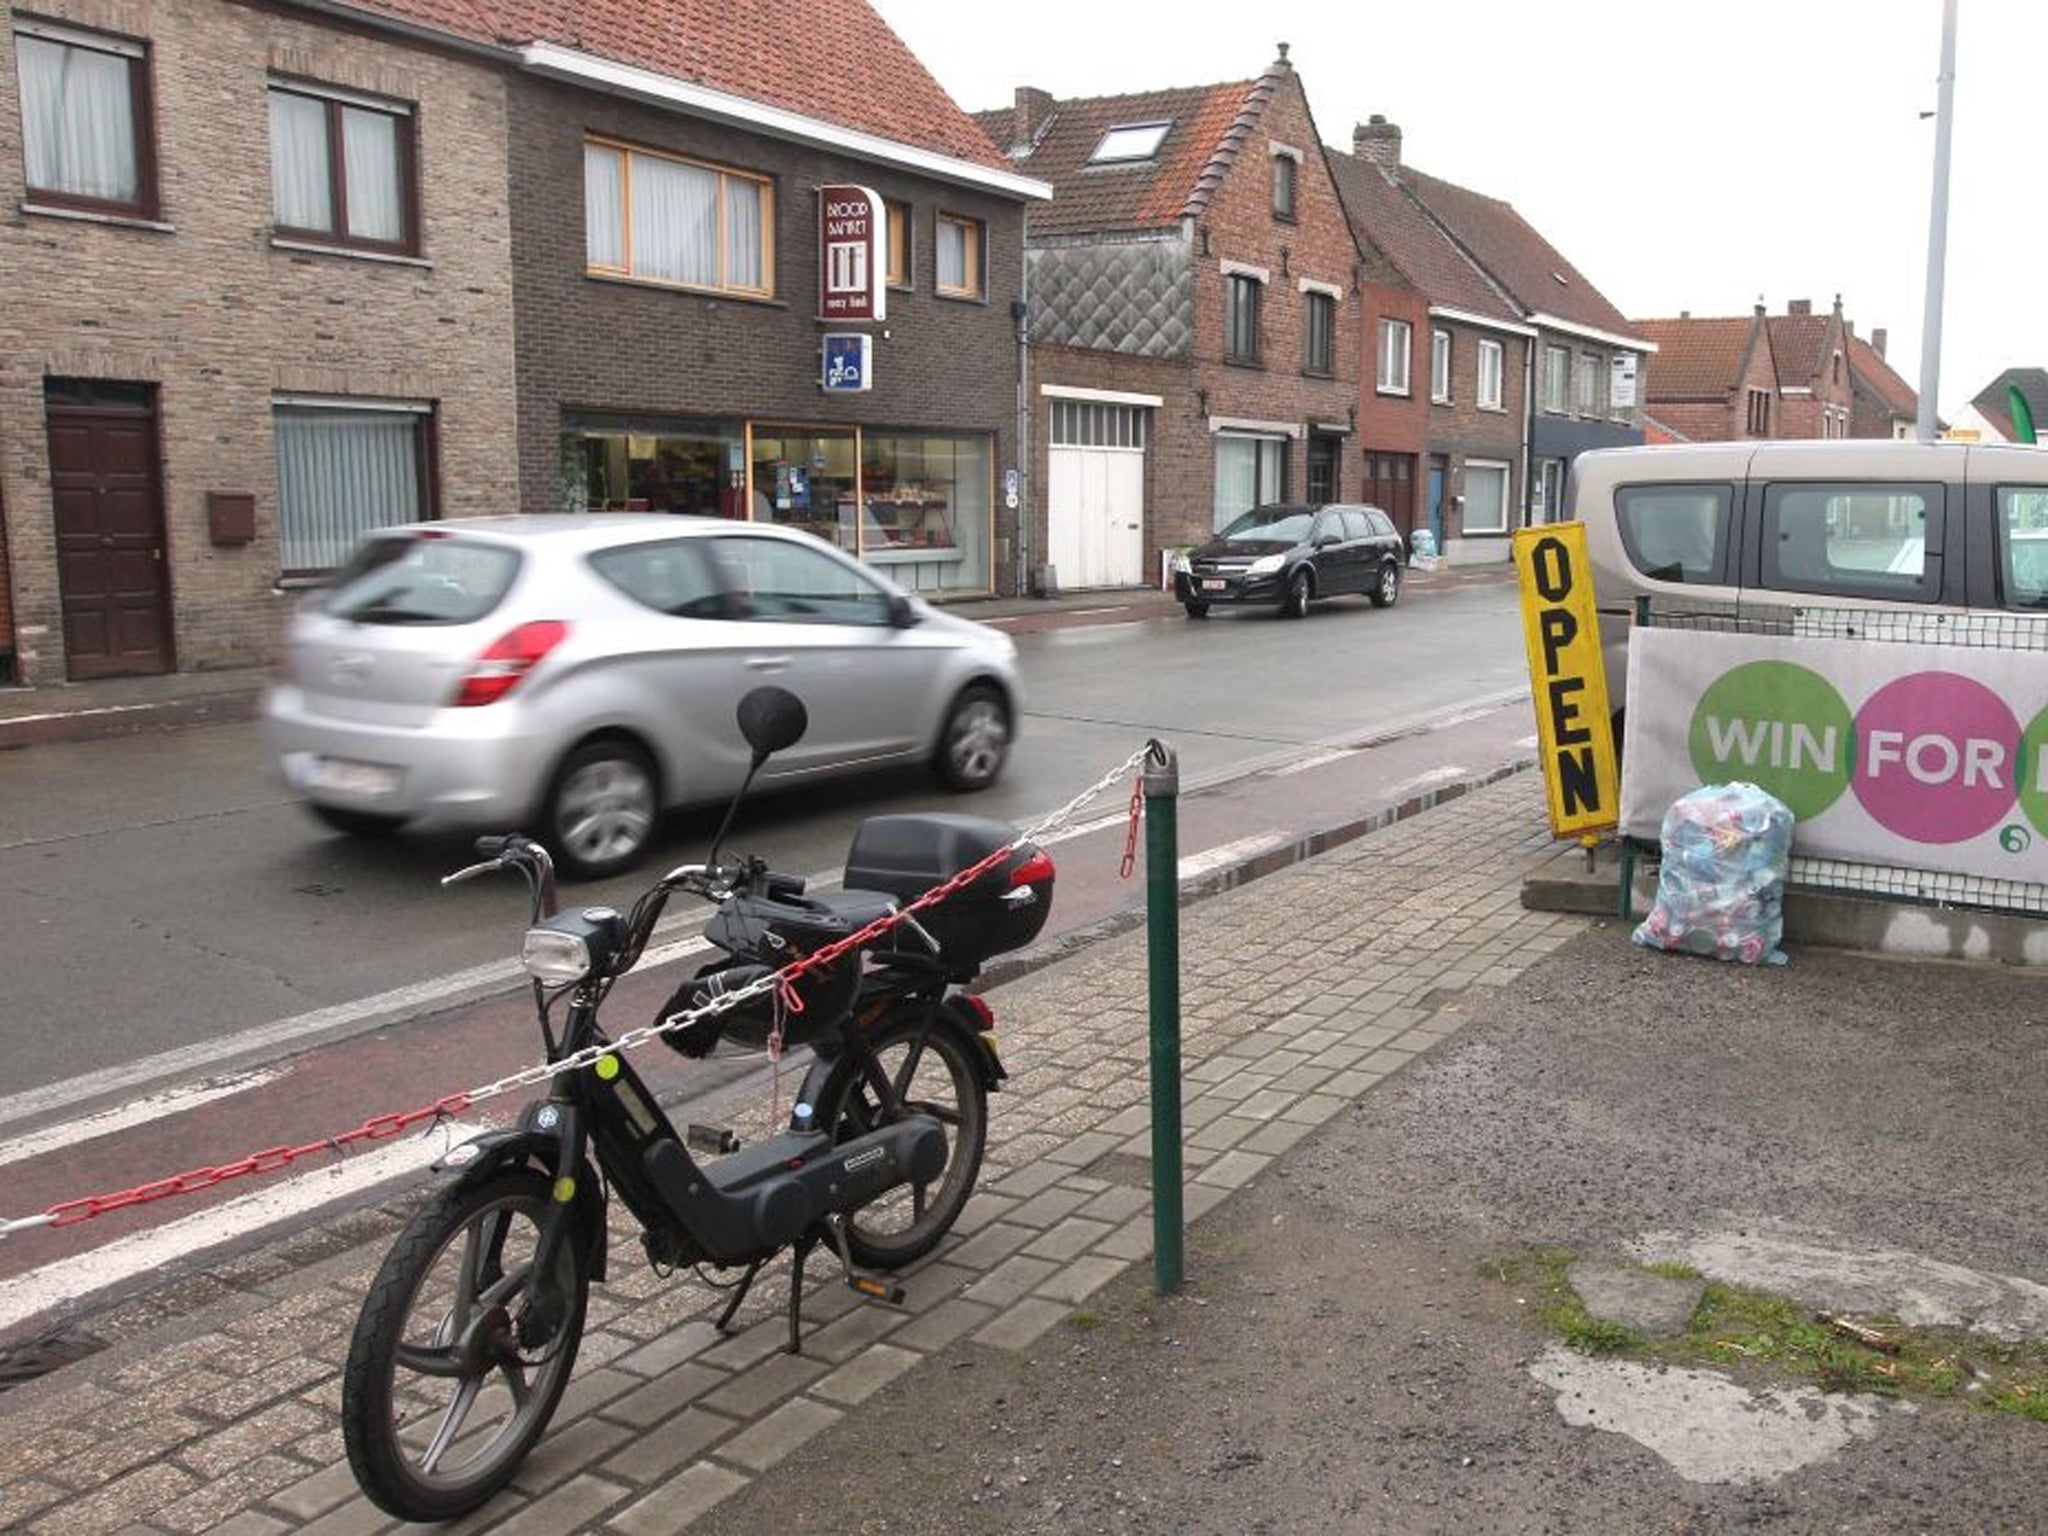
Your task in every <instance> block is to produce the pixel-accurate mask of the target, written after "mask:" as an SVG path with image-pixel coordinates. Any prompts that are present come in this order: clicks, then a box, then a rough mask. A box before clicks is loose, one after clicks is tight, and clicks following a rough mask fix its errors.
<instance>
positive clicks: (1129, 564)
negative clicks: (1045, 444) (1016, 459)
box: [1046, 400, 1145, 588]
mask: <svg viewBox="0 0 2048 1536" xmlns="http://www.w3.org/2000/svg"><path fill="white" fill-rule="evenodd" d="M1050 452H1051V461H1050V463H1049V465H1048V469H1049V474H1048V476H1047V485H1046V488H1047V503H1046V505H1047V518H1048V523H1049V529H1048V533H1047V538H1046V545H1047V549H1046V554H1047V557H1048V559H1049V560H1050V562H1051V564H1052V567H1053V570H1054V572H1055V573H1056V574H1057V576H1058V578H1059V584H1060V585H1061V586H1062V587H1064V588H1079V587H1135V586H1141V585H1143V584H1144V581H1145V412H1144V409H1143V408H1142V407H1140V406H1134V405H1099V404H1096V403H1094V402H1092V401H1083V400H1055V401H1053V402H1052V447H1051V450H1050Z"/></svg>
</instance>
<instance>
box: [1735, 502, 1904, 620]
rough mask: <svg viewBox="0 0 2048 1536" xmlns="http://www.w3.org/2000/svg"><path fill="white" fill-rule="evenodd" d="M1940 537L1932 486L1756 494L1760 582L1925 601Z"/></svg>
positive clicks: (1796, 588) (1791, 589)
mask: <svg viewBox="0 0 2048 1536" xmlns="http://www.w3.org/2000/svg"><path fill="white" fill-rule="evenodd" d="M1941 532H1942V488H1941V487H1940V486H1938V485H1872V484H1857V485H1813V484H1797V485H1792V484H1787V485H1773V486H1770V487H1768V488H1767V489H1766V490H1765V492H1764V523H1763V585H1764V586H1765V587H1767V588H1770V589H1772V590H1774V591H1779V592H1811V593H1814V594H1815V595H1817V596H1827V597H1867V598H1874V599H1877V600H1879V601H1885V602H1920V603H1929V602H1933V601H1934V600H1935V599H1936V598H1938V597H1939V596H1940V595H1941V549H1942V543H1941Z"/></svg>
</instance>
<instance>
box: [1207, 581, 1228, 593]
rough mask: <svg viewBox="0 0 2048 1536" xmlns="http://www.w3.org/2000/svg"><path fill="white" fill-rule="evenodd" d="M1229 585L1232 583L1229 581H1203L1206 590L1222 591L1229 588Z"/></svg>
mask: <svg viewBox="0 0 2048 1536" xmlns="http://www.w3.org/2000/svg"><path fill="white" fill-rule="evenodd" d="M1229 586H1230V583H1229V582H1227V581H1205V582H1203V583H1202V590H1203V591H1204V592H1222V591H1226V590H1228V588H1229Z"/></svg>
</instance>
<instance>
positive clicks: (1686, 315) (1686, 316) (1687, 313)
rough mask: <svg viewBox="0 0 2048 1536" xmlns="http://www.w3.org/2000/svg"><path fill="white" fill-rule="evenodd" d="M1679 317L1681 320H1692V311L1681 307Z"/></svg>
mask: <svg viewBox="0 0 2048 1536" xmlns="http://www.w3.org/2000/svg"><path fill="white" fill-rule="evenodd" d="M1678 318H1679V319H1681V320H1690V319H1691V318H1692V311H1691V310H1689V309H1681V310H1680V311H1679V312H1678Z"/></svg>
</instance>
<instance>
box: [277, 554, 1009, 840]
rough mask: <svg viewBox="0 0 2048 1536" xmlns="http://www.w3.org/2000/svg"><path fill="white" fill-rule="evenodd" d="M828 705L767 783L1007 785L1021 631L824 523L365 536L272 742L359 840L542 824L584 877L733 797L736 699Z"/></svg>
mask: <svg viewBox="0 0 2048 1536" xmlns="http://www.w3.org/2000/svg"><path fill="white" fill-rule="evenodd" d="M768 682H772V683H779V684H781V685H783V686H785V687H788V688H790V689H792V690H793V691H795V692H796V694H797V695H798V696H799V697H801V698H802V699H803V700H804V702H805V704H806V705H807V706H809V709H810V730H809V732H808V734H806V736H805V737H804V740H803V742H802V744H801V745H800V746H798V747H796V748H794V749H792V750H791V751H789V752H787V753H785V754H783V755H781V756H778V757H777V758H776V759H775V760H774V762H773V763H772V764H771V765H770V766H769V769H768V771H767V772H766V773H765V774H764V775H763V776H762V782H763V783H765V784H771V785H772V784H776V783H782V784H789V783H792V782H801V781H806V780H812V779H818V778H823V777H826V776H829V775H833V774H839V773H844V772H848V771H854V770H861V769H868V768H878V767H884V766H887V765H890V764H897V763H905V762H919V761H923V762H928V763H929V764H930V765H931V767H932V770H933V771H934V772H935V773H936V775H937V776H938V778H939V779H940V781H941V782H942V783H944V784H945V785H946V786H947V787H949V788H951V789H955V790H976V789H982V788H985V787H987V786H988V785H990V784H992V783H994V782H995V780H996V778H997V776H998V775H999V774H1000V773H1001V772H1002V768H1003V764H1004V761H1005V759H1006V758H1007V756H1008V753H1009V748H1010V741H1011V738H1012V736H1013V734H1014V732H1015V729H1016V720H1017V713H1018V702H1017V699H1018V685H1017V671H1016V646H1015V644H1014V643H1013V642H1012V641H1011V640H1010V638H1009V637H1008V636H1007V635H1004V634H1001V633H999V632H998V631H996V630H993V629H989V628H986V627H985V626H983V625H980V624H975V623H972V622H970V621H968V620H966V619H961V618H957V617H954V616H952V615H949V614H945V613H941V612H939V611H937V610H936V609H933V608H931V607H929V606H928V605H926V604H925V603H922V602H920V601H919V600H917V599H916V598H913V597H910V596H907V595H906V594H904V593H903V592H901V591H899V590H897V589H896V588H894V587H892V586H890V585H889V584H888V583H887V582H886V581H884V580H882V579H881V578H880V577H878V576H877V575H875V573H874V572H872V571H870V570H868V569H867V568H865V567H864V566H862V565H860V564H858V563H857V562H855V561H854V560H852V559H850V558H849V557H847V556H846V555H843V554H841V553H840V552H839V551H838V550H836V549H833V548H831V547H829V546H827V545H825V544H823V543H821V542H820V541H818V540H817V539H815V538H813V537H812V536H810V535H808V534H804V533H798V532H793V531H791V530H788V529H779V528H775V527H771V526H764V525H761V524H758V523H732V522H727V521H724V520H721V519H717V518H696V517H676V516H667V515H655V516H634V515H606V516H602V517H587V516H586V517H576V516H566V515H565V516H543V517H503V518H475V519H463V520H454V521H447V522H438V523H426V524H418V525H414V526H409V527H401V528H391V529H385V530H382V531H380V532H378V533H375V534H372V535H371V536H370V537H369V538H368V539H367V540H366V541H365V542H364V543H363V545H362V546H361V547H360V548H359V549H358V550H357V552H356V554H355V556H354V557H353V559H351V561H350V562H349V564H348V565H347V566H346V567H345V568H343V569H342V570H341V571H340V572H339V573H338V575H337V576H336V578H335V580H334V581H333V583H332V584H331V585H329V586H328V587H326V588H324V589H323V590H322V591H320V592H319V593H317V594H315V595H314V596H313V597H312V598H310V599H309V600H308V601H307V603H306V604H305V606H304V607H303V608H302V609H301V610H300V611H299V613H298V614H296V615H295V616H294V618H293V619H292V622H291V626H290V629H289V632H288V634H287V637H286V649H285V664H284V671H283V675H282V677H281V678H280V679H279V680H278V682H277V683H276V685H275V686H274V687H273V688H272V689H271V690H270V692H269V694H268V695H267V696H266V699H265V703H264V722H265V735H266V741H267V744H268V747H269V749H270V751H271V753H272V754H273V755H274V757H275V758H276V760H277V762H278V765H279V766H280V768H281V769H282V770H283V772H284V775H285V777H286V779H287V780H289V782H290V783H291V785H292V786H293V787H294V788H295V789H297V790H298V792H299V793H300V794H302V795H304V796H305V798H306V803H307V806H308V808H309V809H310V810H311V811H312V813H313V814H314V815H315V816H317V817H319V818H320V820H321V821H323V822H325V823H326V824H327V825H328V826H330V827H333V828H335V829H337V830H339V831H342V832H348V833H356V834H375V833H382V832H389V831H392V830H395V829H396V828H398V827H400V826H403V825H406V824H408V823H411V824H417V825H423V826H439V827H470V828H477V829H490V830H506V829H511V828H519V827H527V828H531V829H532V830H533V831H534V832H535V834H536V835H537V836H538V837H540V838H541V840H542V841H544V842H546V843H547V844H548V846H549V847H550V848H551V849H552V850H553V852H554V854H555V857H556V859H557V861H558V862H559V863H560V864H561V865H562V867H563V868H564V869H565V870H566V871H567V872H569V873H571V874H573V875H578V876H583V877H586V878H597V877H600V876H604V875H609V874H613V873H615V872H617V871H619V870H622V869H624V868H626V867H627V866H629V865H630V864H632V863H633V862H634V861H635V860H636V859H638V858H639V856H640V855H641V853H642V851H643V850H644V849H645V848H646V846H647V844H648V841H649V840H650V839H651V838H652V837H653V835H654V832H655V829H656V825H657V822H658V820H659V817H660V814H661V812H662V811H663V810H664V809H665V808H667V807H671V806H677V805H682V804H686V803H695V802H699V801H717V800H721V799H725V798H727V797H729V796H730V795H731V794H732V792H733V791H734V790H735V789H736V788H737V787H738V785H739V783H740V780H741V777H742V776H743V775H744V774H745V772H746V769H747V748H746V744H745V743H744V742H742V741H741V740H740V739H739V736H738V735H737V733H735V732H734V730H733V728H732V719H733V711H734V709H735V707H736V706H737V704H738V702H739V699H740V695H742V694H743V693H745V692H746V691H747V690H748V689H749V688H751V687H754V686H755V685H757V684H759V683H768Z"/></svg>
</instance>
